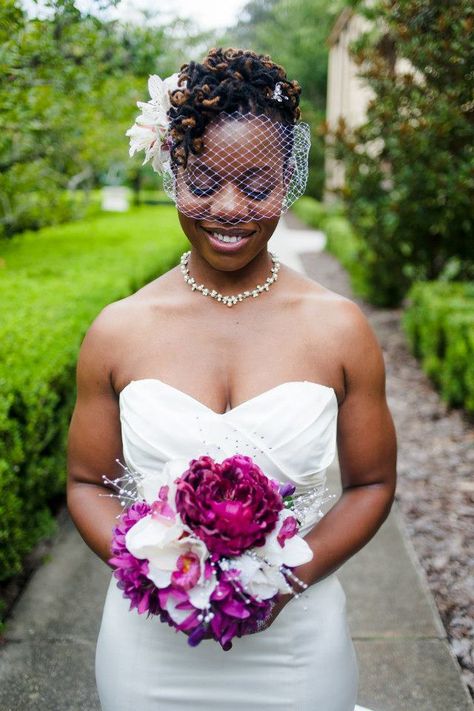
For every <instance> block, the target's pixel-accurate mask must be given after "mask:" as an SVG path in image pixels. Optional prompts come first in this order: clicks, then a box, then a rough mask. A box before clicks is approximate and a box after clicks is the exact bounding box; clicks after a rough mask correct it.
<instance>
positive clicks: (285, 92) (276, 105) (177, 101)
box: [168, 48, 301, 166]
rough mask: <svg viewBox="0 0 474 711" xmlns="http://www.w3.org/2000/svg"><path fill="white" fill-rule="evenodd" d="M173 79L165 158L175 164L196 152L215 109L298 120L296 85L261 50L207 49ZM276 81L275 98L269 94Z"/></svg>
mask: <svg viewBox="0 0 474 711" xmlns="http://www.w3.org/2000/svg"><path fill="white" fill-rule="evenodd" d="M178 81H179V85H180V88H178V89H176V90H175V91H174V92H172V94H171V97H170V98H171V108H170V110H169V112H168V113H169V117H170V135H171V138H172V146H171V155H170V157H171V161H172V162H173V163H174V164H177V165H182V166H186V164H187V161H188V156H189V153H190V152H191V153H193V154H195V155H197V154H199V153H200V151H201V150H202V148H203V145H204V141H203V135H204V131H205V130H206V127H207V126H208V124H209V123H210V122H211V121H212V120H213V119H214V118H216V117H217V115H218V114H220V113H221V112H225V113H232V112H234V111H239V112H243V113H245V112H250V113H253V114H256V115H262V114H263V115H265V116H268V117H269V118H271V119H273V120H277V121H281V122H282V123H285V124H290V125H291V124H295V123H296V122H297V121H298V119H299V118H300V108H299V101H300V94H301V87H300V85H299V84H298V82H297V81H289V80H288V78H287V76H286V72H285V70H284V68H283V67H281V66H280V65H278V64H275V63H274V62H273V61H272V60H271V58H270V57H269V56H268V55H266V54H256V53H255V52H252V51H251V50H246V49H233V48H229V49H222V48H220V49H211V50H210V51H209V53H208V54H207V56H206V57H205V58H204V59H203V61H202V63H199V62H189V64H183V65H182V67H181V69H180V72H179V80H178ZM277 84H279V94H280V101H278V99H277V98H273V97H274V92H275V87H276V85H277ZM181 87H183V88H181Z"/></svg>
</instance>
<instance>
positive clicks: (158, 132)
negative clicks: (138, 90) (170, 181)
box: [125, 73, 179, 173]
mask: <svg viewBox="0 0 474 711" xmlns="http://www.w3.org/2000/svg"><path fill="white" fill-rule="evenodd" d="M178 77H179V74H178V73H175V74H172V75H171V76H169V77H166V79H161V78H160V77H159V76H158V75H157V74H152V75H150V77H149V79H148V91H149V93H150V97H151V99H150V101H147V102H143V101H137V106H138V108H139V109H140V110H141V114H140V116H138V117H137V118H136V119H135V123H134V125H133V126H132V127H131V128H129V129H128V130H127V131H126V133H125V135H126V136H129V138H130V149H129V155H130V157H132V156H133V155H135V153H137V152H138V151H142V150H144V151H145V159H144V161H143V163H142V165H145V163H147V162H148V161H149V160H151V161H152V166H153V168H154V170H155V171H156V172H157V173H160V172H162V171H163V170H164V169H165V168H166V163H167V162H168V160H169V146H168V144H167V138H168V131H169V117H168V111H169V109H170V108H171V101H170V93H171V92H172V91H174V90H175V89H177V88H178Z"/></svg>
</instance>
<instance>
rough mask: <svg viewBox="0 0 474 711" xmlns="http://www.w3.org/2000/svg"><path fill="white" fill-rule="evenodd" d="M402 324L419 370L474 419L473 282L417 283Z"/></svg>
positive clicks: (412, 290) (448, 399)
mask: <svg viewBox="0 0 474 711" xmlns="http://www.w3.org/2000/svg"><path fill="white" fill-rule="evenodd" d="M407 300H408V304H409V306H408V308H407V310H406V312H405V313H404V314H403V316H402V325H403V328H404V330H405V333H406V335H407V337H408V340H409V343H410V345H411V348H412V351H413V353H414V355H415V356H417V357H418V358H419V359H420V361H421V365H422V367H423V370H424V371H425V372H426V373H427V375H428V376H429V377H430V378H431V379H432V381H433V382H434V383H435V384H436V385H437V387H438V388H439V390H440V393H441V395H442V397H443V398H444V399H445V400H446V401H447V402H448V403H449V404H450V405H453V406H455V407H464V408H465V409H466V411H467V412H468V413H470V414H474V283H473V282H439V281H429V282H419V283H417V284H414V285H413V286H412V287H411V289H410V291H409V292H408V295H407Z"/></svg>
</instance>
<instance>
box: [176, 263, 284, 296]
mask: <svg viewBox="0 0 474 711" xmlns="http://www.w3.org/2000/svg"><path fill="white" fill-rule="evenodd" d="M269 254H270V256H271V258H272V262H273V267H272V268H271V272H272V276H270V277H267V279H266V280H265V284H257V286H256V287H255V289H252V290H250V291H243V292H242V293H240V294H236V295H229V296H223V295H222V294H221V293H219V292H218V291H216V290H215V289H208V288H206V287H205V286H204V284H199V285H198V284H196V280H195V279H194V277H192V276H189V269H188V262H189V257H190V255H191V250H189V252H184V253H183V254H182V255H181V265H180V269H181V271H182V273H183V275H184V281H185V282H186V283H187V284H190V286H191V289H192V290H193V291H200V292H201V294H203V296H211V297H212V298H213V299H216V301H221V302H222V303H223V304H226V305H227V306H233V305H234V304H236V303H237V302H238V301H243V300H244V299H247V298H248V297H249V296H253V297H256V296H259V295H260V294H261V293H262V291H268V290H269V288H270V286H271V284H273V282H274V281H276V280H277V279H278V271H279V269H280V261H279V259H278V257H277V256H276V254H274V253H272V252H269Z"/></svg>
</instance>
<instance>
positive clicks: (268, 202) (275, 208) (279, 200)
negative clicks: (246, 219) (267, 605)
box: [249, 184, 286, 220]
mask: <svg viewBox="0 0 474 711" xmlns="http://www.w3.org/2000/svg"><path fill="white" fill-rule="evenodd" d="M285 194H286V190H285V188H284V187H283V185H282V184H280V185H278V186H277V187H276V188H275V189H274V190H272V192H271V193H270V195H269V196H268V197H267V198H265V200H249V203H250V204H251V206H252V208H251V212H252V216H253V219H255V220H258V219H265V218H275V217H280V215H281V211H282V205H283V200H284V198H285Z"/></svg>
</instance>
